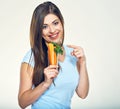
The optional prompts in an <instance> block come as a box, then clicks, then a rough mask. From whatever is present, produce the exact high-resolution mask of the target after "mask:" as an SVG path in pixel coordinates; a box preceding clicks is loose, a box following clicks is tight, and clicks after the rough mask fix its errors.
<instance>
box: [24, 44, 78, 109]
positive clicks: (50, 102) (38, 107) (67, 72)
mask: <svg viewBox="0 0 120 109" xmlns="http://www.w3.org/2000/svg"><path fill="white" fill-rule="evenodd" d="M64 48H65V52H66V56H65V59H64V61H63V62H58V63H59V65H60V70H59V74H58V76H57V77H56V78H54V82H55V86H54V84H51V86H50V87H49V88H48V89H47V90H46V91H45V92H44V93H43V94H42V95H41V96H40V97H39V98H38V100H37V101H35V102H34V103H33V104H32V106H31V108H32V109H71V108H70V105H71V98H72V96H73V94H74V92H75V89H76V88H77V85H78V81H79V73H78V70H77V67H76V61H77V59H76V58H75V57H74V56H72V55H71V52H72V51H73V49H72V48H69V47H67V46H65V45H64ZM22 62H26V63H28V64H30V65H31V66H32V67H34V56H33V53H32V51H31V50H29V51H28V52H27V53H26V55H25V56H24V58H23V61H22Z"/></svg>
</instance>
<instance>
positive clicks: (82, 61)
mask: <svg viewBox="0 0 120 109" xmlns="http://www.w3.org/2000/svg"><path fill="white" fill-rule="evenodd" d="M68 47H70V48H73V52H72V53H71V54H72V55H73V56H75V57H76V58H77V59H78V61H77V69H78V72H79V75H80V79H79V83H78V86H77V88H76V93H77V95H78V96H79V97H81V98H85V97H86V96H87V95H88V91H89V78H88V73H87V68H86V58H85V55H84V51H83V49H82V48H81V47H79V46H75V45H69V46H68Z"/></svg>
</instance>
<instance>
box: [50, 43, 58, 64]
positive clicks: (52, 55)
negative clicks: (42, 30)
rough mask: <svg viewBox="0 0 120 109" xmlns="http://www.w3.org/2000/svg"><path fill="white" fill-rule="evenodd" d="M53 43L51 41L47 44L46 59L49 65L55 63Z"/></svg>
mask: <svg viewBox="0 0 120 109" xmlns="http://www.w3.org/2000/svg"><path fill="white" fill-rule="evenodd" d="M54 48H55V47H54V45H53V44H52V43H49V44H48V60H49V64H50V65H56V64H57V54H56V52H55V50H54Z"/></svg>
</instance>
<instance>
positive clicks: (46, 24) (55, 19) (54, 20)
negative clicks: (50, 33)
mask: <svg viewBox="0 0 120 109" xmlns="http://www.w3.org/2000/svg"><path fill="white" fill-rule="evenodd" d="M56 21H59V19H55V20H53V21H52V23H54V22H56ZM43 25H48V24H43Z"/></svg>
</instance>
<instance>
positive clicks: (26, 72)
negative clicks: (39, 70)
mask: <svg viewBox="0 0 120 109" xmlns="http://www.w3.org/2000/svg"><path fill="white" fill-rule="evenodd" d="M20 74H21V76H22V77H26V76H27V77H28V78H29V79H32V77H33V67H32V66H31V65H29V64H28V63H25V62H23V63H22V64H21V68H20Z"/></svg>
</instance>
